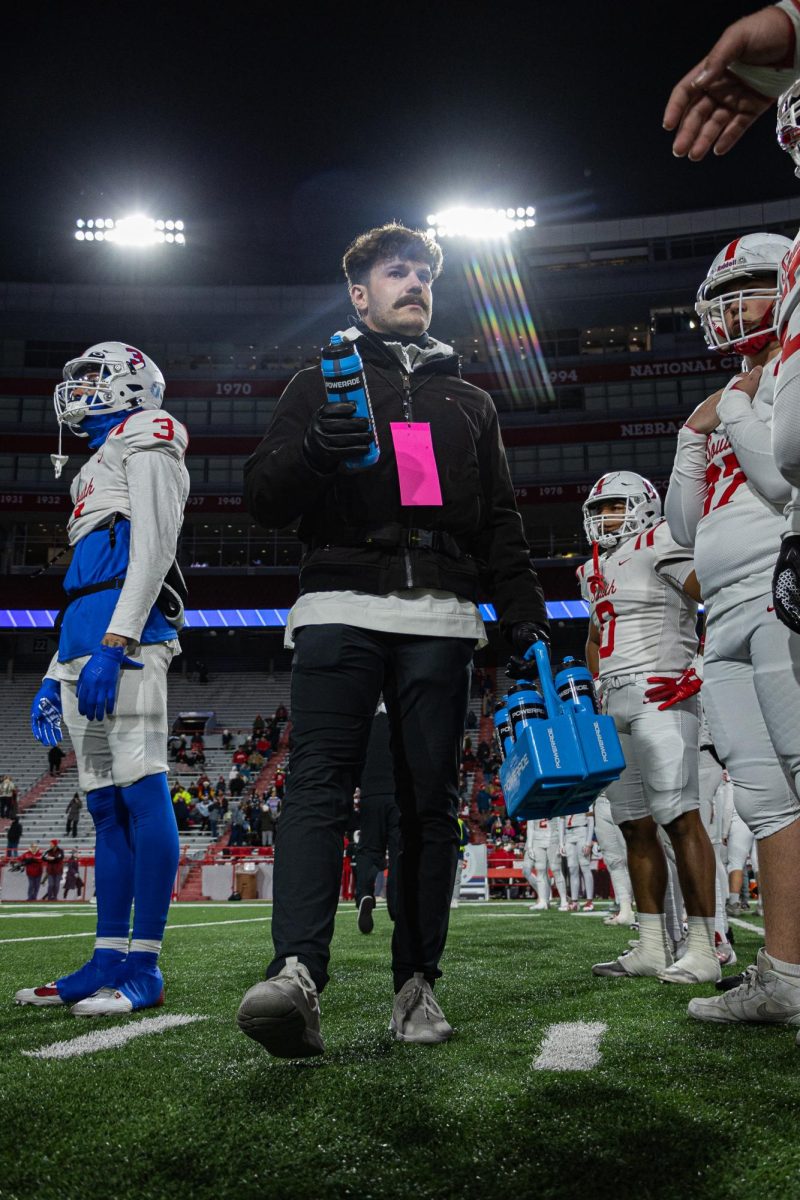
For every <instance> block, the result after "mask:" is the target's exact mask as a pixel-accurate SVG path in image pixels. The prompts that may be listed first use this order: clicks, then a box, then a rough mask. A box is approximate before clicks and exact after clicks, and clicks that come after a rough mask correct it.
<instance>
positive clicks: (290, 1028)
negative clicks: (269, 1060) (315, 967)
mask: <svg viewBox="0 0 800 1200" xmlns="http://www.w3.org/2000/svg"><path fill="white" fill-rule="evenodd" d="M236 1022H237V1024H238V1026H239V1028H240V1029H241V1031H242V1033H246V1034H247V1036H248V1037H250V1038H252V1039H253V1041H255V1042H258V1043H259V1044H260V1045H262V1046H263V1047H264V1049H265V1050H267V1051H268V1052H269V1053H270V1054H274V1055H275V1057H276V1058H310V1057H311V1056H312V1055H314V1054H324V1052H325V1043H324V1042H323V1040H322V1037H321V1035H320V1032H319V996H318V995H317V989H316V987H315V985H314V981H313V979H312V978H311V976H310V975H309V973H308V970H307V969H306V967H304V966H303V964H302V963H300V962H298V961H297V959H296V958H287V959H286V965H285V966H284V968H283V970H282V971H280V972H279V973H278V974H277V975H275V976H274V977H273V978H272V979H266V980H265V981H264V982H263V983H257V984H255V985H254V986H253V987H251V988H250V990H249V991H247V992H245V994H244V996H243V998H242V1003H241V1004H240V1005H239V1011H238V1013H237V1014H236Z"/></svg>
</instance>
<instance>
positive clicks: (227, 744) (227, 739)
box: [222, 727, 233, 750]
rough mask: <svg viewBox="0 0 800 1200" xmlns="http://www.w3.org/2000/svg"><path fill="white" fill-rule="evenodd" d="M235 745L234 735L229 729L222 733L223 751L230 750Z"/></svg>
mask: <svg viewBox="0 0 800 1200" xmlns="http://www.w3.org/2000/svg"><path fill="white" fill-rule="evenodd" d="M232 744H233V734H232V733H231V731H230V729H228V728H227V727H226V728H225V729H223V731H222V749H223V750H230V748H231V746H232Z"/></svg>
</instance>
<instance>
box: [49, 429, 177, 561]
mask: <svg viewBox="0 0 800 1200" xmlns="http://www.w3.org/2000/svg"><path fill="white" fill-rule="evenodd" d="M188 444H189V435H188V434H187V432H186V428H185V426H183V425H181V423H180V421H176V420H175V418H174V417H171V416H170V415H169V413H168V412H165V411H164V409H163V408H158V409H146V410H144V411H142V412H137V413H132V414H131V415H130V416H129V417H123V419H122V420H121V421H120V424H119V425H116V426H115V427H114V428H113V429H112V430H111V433H110V434H109V435H108V437H107V438H106V440H105V442H104V443H103V445H102V446H101V447H100V448H99V450H96V451H95V452H94V454H93V455H92V457H91V458H90V459H88V460H87V461H86V462H85V463H84V464H83V466H82V467H81V469H80V471H79V472H78V474H77V475H76V476H75V478H74V479H73V481H72V486H71V487H70V496H71V497H72V503H73V505H74V507H73V509H72V513H71V515H70V518H69V521H68V522H67V533H68V535H69V543H70V545H71V546H74V545H75V543H76V542H79V541H80V540H81V538H82V537H85V536H86V534H87V533H91V532H92V530H93V529H97V528H98V527H99V526H101V525H103V524H104V522H105V521H107V520H108V519H109V518H110V517H111V516H112V515H113V514H114V513H119V514H120V516H123V517H128V518H130V515H131V501H130V491H129V488H128V480H127V476H126V473H125V464H126V462H127V461H128V459H129V458H130V456H131V455H132V454H134V453H136V452H137V451H139V450H147V451H155V452H156V453H161V454H167V455H170V456H171V457H172V458H174V459H175V461H176V462H177V463H178V464H179V473H178V479H177V486H179V487H180V488H181V489H182V491H183V501H182V505H181V507H183V505H185V503H186V499H187V497H188V495H189V472H188V471H187V470H186V466H185V464H184V461H183V459H184V455H185V454H186V447H187V446H188ZM154 500H155V501H156V503H157V500H158V498H157V497H154Z"/></svg>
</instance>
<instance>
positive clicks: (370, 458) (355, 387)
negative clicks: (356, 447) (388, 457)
mask: <svg viewBox="0 0 800 1200" xmlns="http://www.w3.org/2000/svg"><path fill="white" fill-rule="evenodd" d="M320 366H321V368H322V378H323V379H324V381H325V391H326V393H327V396H328V400H329V401H330V402H331V403H338V402H339V401H341V400H348V401H350V403H351V404H355V406H356V411H355V412H354V414H353V416H354V417H364V418H365V419H366V420H367V421H369V425H370V433H371V434H372V441H371V442H370V445H369V449H368V450H367V452H366V454H360V455H357V456H356V457H355V458H348V459H345V463H344V465H345V467H347V469H348V470H349V471H360V470H363V469H364V468H365V467H373V466H374V465H375V463H376V462H377V461H378V458H379V457H380V448H379V446H378V434H377V431H376V429H375V418H374V416H373V415H372V405H371V404H370V400H369V392H368V391H367V380H366V376H365V374H364V364H363V363H362V361H361V355H360V354H359V352H358V350H357V349H356V344H355V342H348V341H345V339H344V338H343V337H342V336H341V334H339V333H335V334H334V335H333V337H332V338H331V341H330V345H329V346H326V347H325V348H324V349H323V351H322V357H321V360H320Z"/></svg>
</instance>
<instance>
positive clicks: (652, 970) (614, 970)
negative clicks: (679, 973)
mask: <svg viewBox="0 0 800 1200" xmlns="http://www.w3.org/2000/svg"><path fill="white" fill-rule="evenodd" d="M669 965H670V964H669V963H668V961H667V959H666V955H665V956H664V957H662V958H661V959H660V960H656V959H651V958H649V957H648V956H647V955H646V954H645V953H644V951H643V950H642V948H641V945H640V944H639V943H638V942H637V943H636V946H635V947H634V949H633V950H626V951H625V953H624V954H620V956H619V958H615V959H613V960H612V961H611V962H605V963H595V964H594V966H593V967H592V974H593V975H604V976H607V977H609V978H612V979H630V978H634V977H636V976H644V975H649V976H655V975H658V974H659V972H661V971H663V970H664V969H665V968H666V967H667V966H669Z"/></svg>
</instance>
